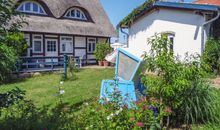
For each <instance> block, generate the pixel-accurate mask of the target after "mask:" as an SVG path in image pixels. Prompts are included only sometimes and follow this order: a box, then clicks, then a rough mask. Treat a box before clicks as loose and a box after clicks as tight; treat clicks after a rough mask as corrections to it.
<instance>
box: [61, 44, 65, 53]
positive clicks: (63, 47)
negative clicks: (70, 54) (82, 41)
mask: <svg viewBox="0 0 220 130" xmlns="http://www.w3.org/2000/svg"><path fill="white" fill-rule="evenodd" d="M62 52H66V44H62Z"/></svg>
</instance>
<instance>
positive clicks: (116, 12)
mask: <svg viewBox="0 0 220 130" xmlns="http://www.w3.org/2000/svg"><path fill="white" fill-rule="evenodd" d="M100 1H101V3H102V5H103V7H104V9H105V11H106V13H107V14H108V16H109V18H110V20H111V22H112V24H113V26H114V27H116V26H117V24H118V23H119V22H120V21H121V20H122V19H123V18H124V17H125V16H127V15H128V14H129V13H130V12H131V11H132V10H133V9H134V8H136V7H137V6H139V5H141V4H142V3H143V2H145V0H100ZM168 1H176V0H168ZM185 2H192V0H185ZM120 41H122V42H125V37H124V36H123V35H121V34H120Z"/></svg>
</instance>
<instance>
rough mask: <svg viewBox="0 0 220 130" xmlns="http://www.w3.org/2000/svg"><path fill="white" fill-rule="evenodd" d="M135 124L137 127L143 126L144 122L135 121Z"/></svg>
mask: <svg viewBox="0 0 220 130" xmlns="http://www.w3.org/2000/svg"><path fill="white" fill-rule="evenodd" d="M136 125H137V126H138V127H144V124H143V123H142V122H137V123H136Z"/></svg>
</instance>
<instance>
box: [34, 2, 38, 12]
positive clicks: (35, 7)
mask: <svg viewBox="0 0 220 130" xmlns="http://www.w3.org/2000/svg"><path fill="white" fill-rule="evenodd" d="M33 11H34V12H38V5H37V4H35V3H33Z"/></svg>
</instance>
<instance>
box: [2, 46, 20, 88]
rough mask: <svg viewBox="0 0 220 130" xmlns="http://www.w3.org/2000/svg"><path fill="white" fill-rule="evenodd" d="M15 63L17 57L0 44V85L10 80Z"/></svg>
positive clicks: (12, 51) (13, 52) (10, 49)
mask: <svg viewBox="0 0 220 130" xmlns="http://www.w3.org/2000/svg"><path fill="white" fill-rule="evenodd" d="M16 63H17V55H16V52H15V50H14V49H13V48H11V47H8V46H6V45H4V44H0V84H1V83H3V82H5V81H9V80H10V77H11V74H12V70H13V69H14V68H15V65H16Z"/></svg>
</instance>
